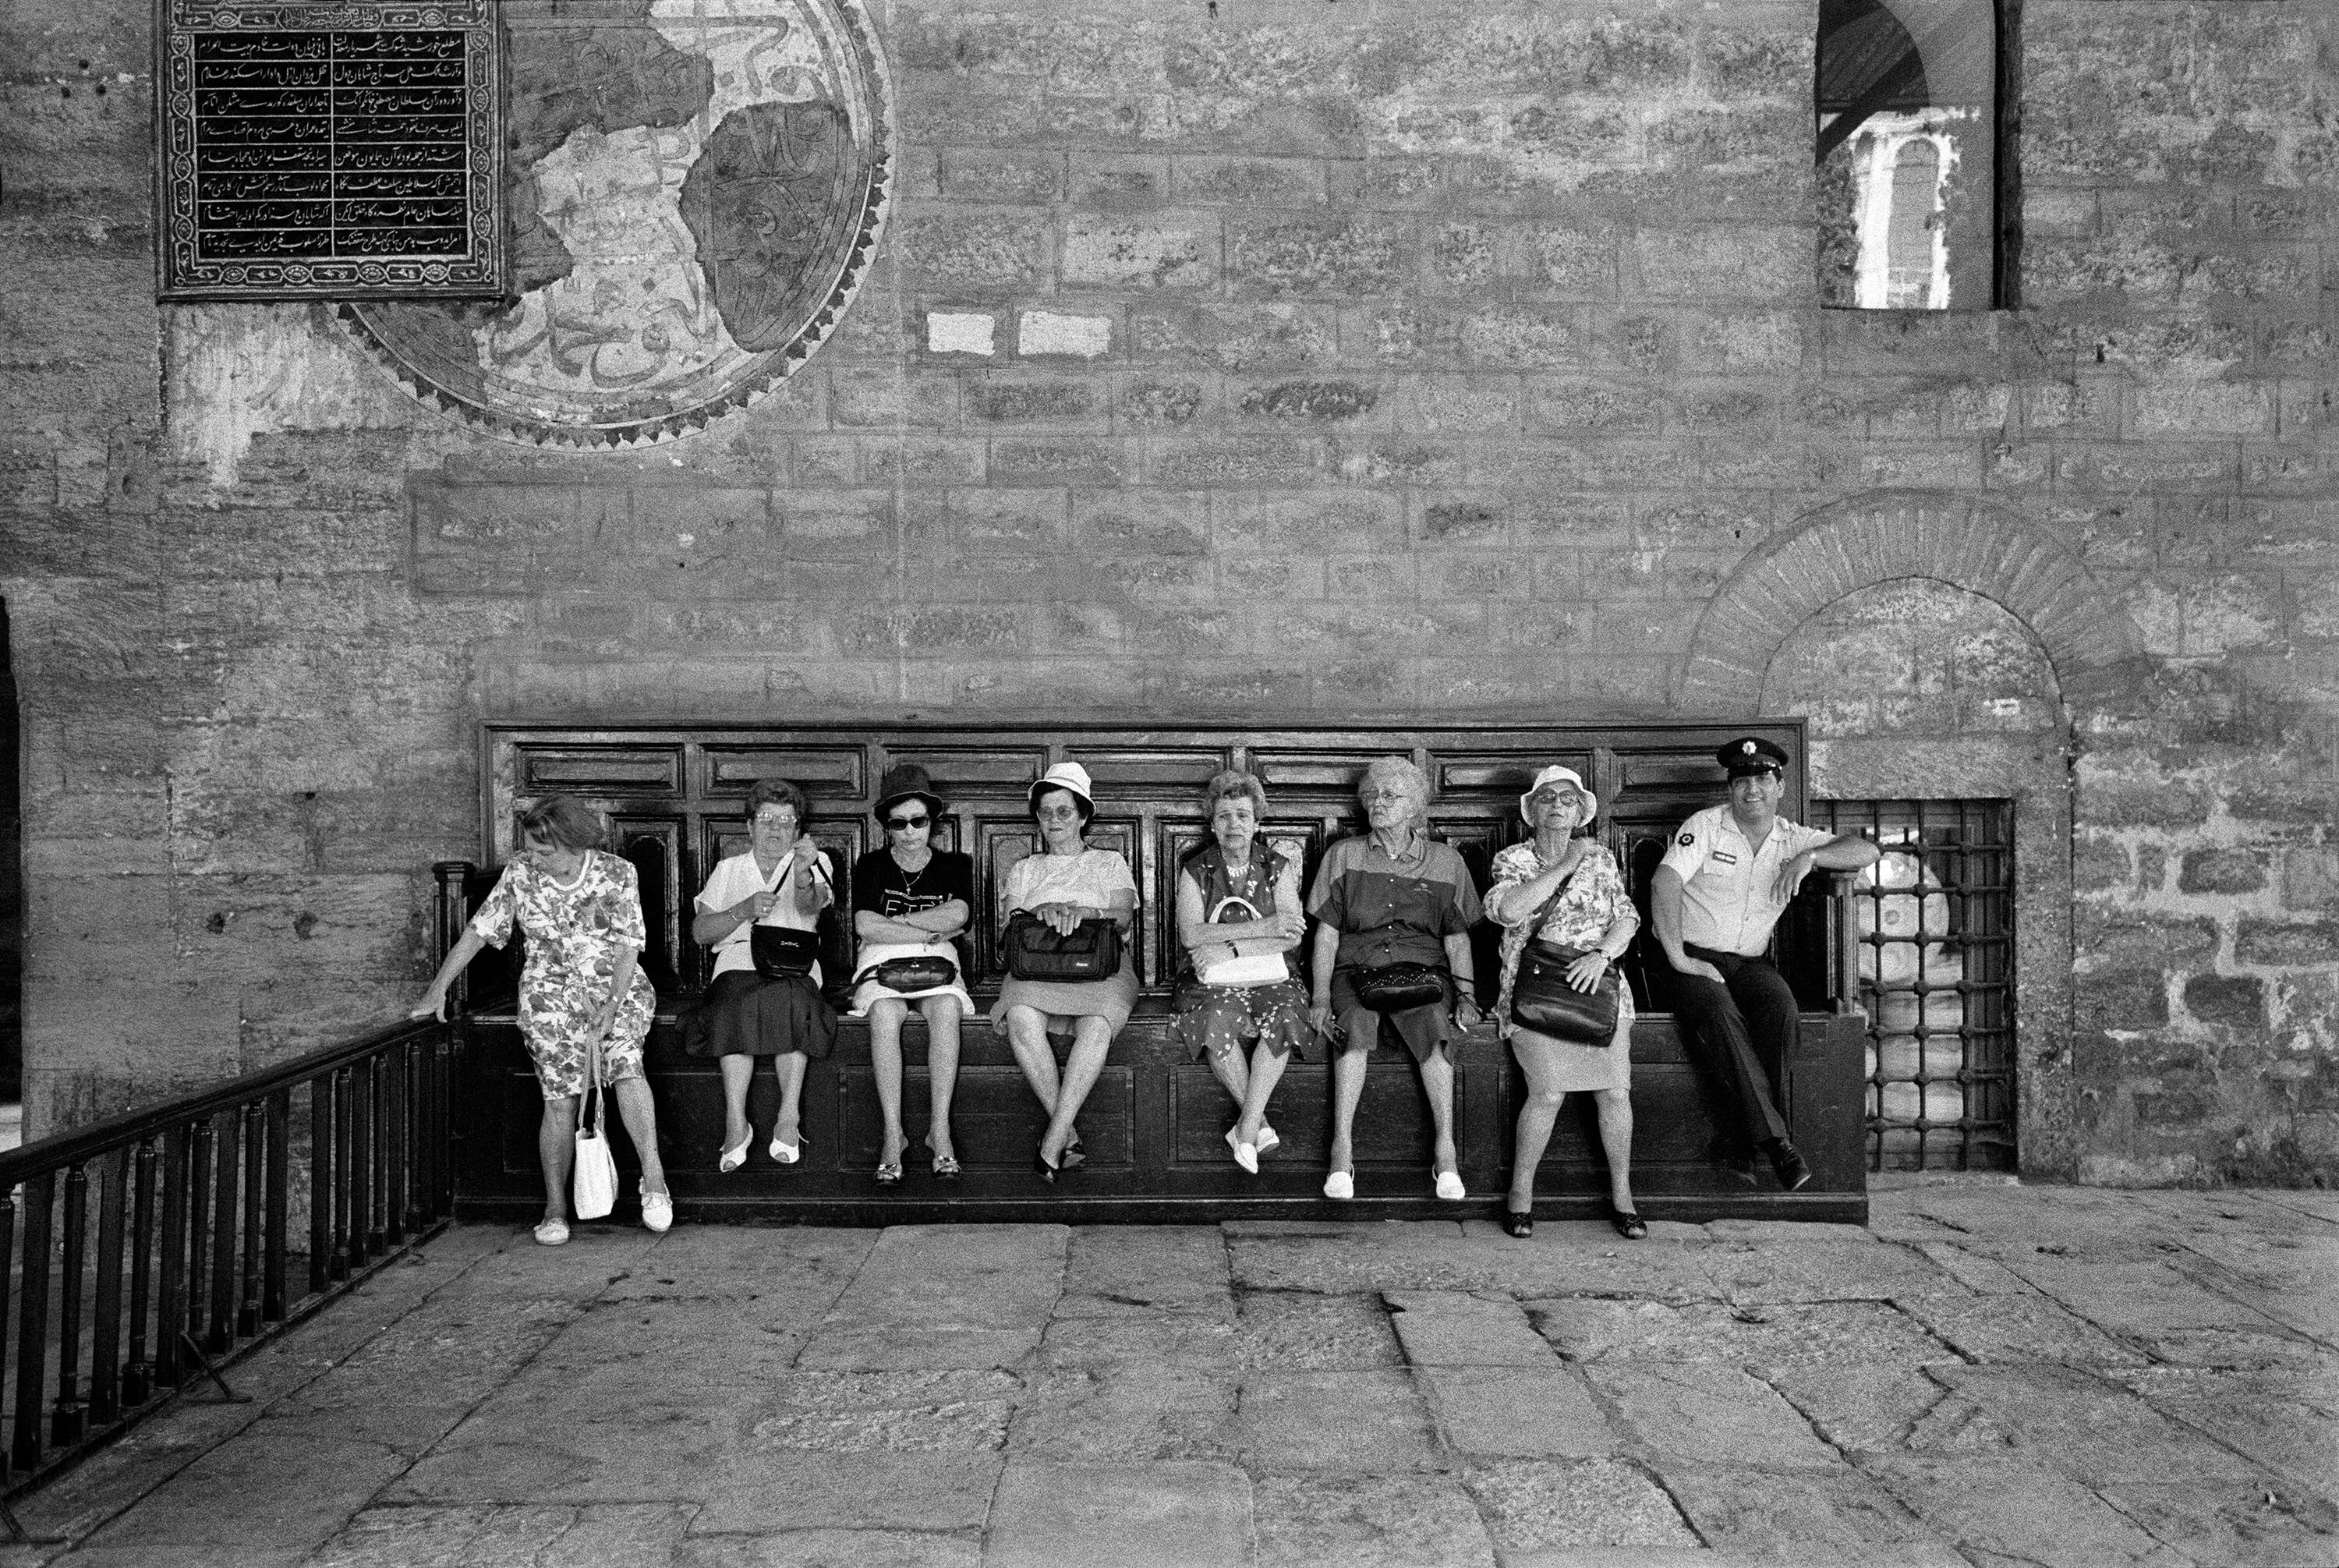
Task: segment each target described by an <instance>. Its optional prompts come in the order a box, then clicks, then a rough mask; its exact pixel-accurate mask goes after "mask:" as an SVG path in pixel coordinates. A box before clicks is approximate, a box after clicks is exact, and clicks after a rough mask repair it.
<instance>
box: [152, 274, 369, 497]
mask: <svg viewBox="0 0 2339 1568" xmlns="http://www.w3.org/2000/svg"><path fill="white" fill-rule="evenodd" d="M163 331H164V335H165V344H164V350H163V366H164V368H165V377H166V379H165V381H164V383H163V419H164V429H165V431H166V432H167V434H168V435H169V438H170V445H171V450H172V452H173V455H174V456H175V457H177V458H178V459H180V460H181V461H183V462H200V463H202V464H203V465H204V467H205V468H208V469H209V470H210V472H211V481H212V485H213V486H214V487H217V488H226V487H228V486H230V485H232V484H234V483H235V477H236V468H237V465H239V464H240V463H242V460H243V454H244V452H245V451H246V450H247V449H250V447H251V445H252V437H254V436H260V435H269V434H272V433H274V432H276V431H279V430H346V429H395V428H397V427H399V426H401V425H404V424H407V423H409V422H410V420H411V419H412V418H413V413H414V405H413V404H412V403H411V402H409V401H408V400H407V399H405V398H403V397H401V396H400V394H399V392H398V390H397V389H396V388H395V387H394V386H392V385H390V382H389V381H388V380H385V379H384V378H383V376H382V374H381V372H380V370H375V369H374V368H373V367H372V366H371V365H370V364H368V363H367V362H366V360H365V359H364V357H363V356H362V355H361V354H360V353H359V352H358V350H357V349H356V348H355V347H354V346H353V345H352V344H350V342H349V341H348V340H346V339H344V338H342V337H340V336H339V335H337V334H334V333H331V332H328V331H321V330H318V327H317V320H316V317H315V316H314V315H313V314H312V313H311V311H310V310H309V309H308V308H307V307H305V306H287V305H175V306H172V307H170V308H168V309H166V310H165V311H163Z"/></svg>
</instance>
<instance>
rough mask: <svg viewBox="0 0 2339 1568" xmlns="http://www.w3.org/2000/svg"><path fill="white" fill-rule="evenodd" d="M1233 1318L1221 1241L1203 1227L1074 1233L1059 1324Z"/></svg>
mask: <svg viewBox="0 0 2339 1568" xmlns="http://www.w3.org/2000/svg"><path fill="white" fill-rule="evenodd" d="M1154 1312H1201V1313H1207V1314H1209V1315H1210V1316H1212V1317H1230V1316H1232V1314H1233V1312H1234V1292H1233V1284H1232V1281H1231V1279H1230V1278H1229V1273H1228V1261H1227V1244H1226V1238H1224V1237H1222V1236H1220V1235H1219V1232H1218V1231H1217V1229H1215V1228H1212V1227H1209V1226H1192V1225H1116V1226H1091V1227H1087V1228H1082V1229H1080V1230H1076V1231H1074V1232H1073V1233H1072V1238H1071V1256H1070V1257H1069V1258H1068V1259H1067V1260H1066V1263H1065V1267H1064V1294H1063V1297H1062V1298H1061V1300H1059V1301H1058V1302H1057V1303H1056V1309H1055V1315H1056V1316H1057V1317H1130V1316H1142V1315H1145V1314H1148V1313H1154Z"/></svg>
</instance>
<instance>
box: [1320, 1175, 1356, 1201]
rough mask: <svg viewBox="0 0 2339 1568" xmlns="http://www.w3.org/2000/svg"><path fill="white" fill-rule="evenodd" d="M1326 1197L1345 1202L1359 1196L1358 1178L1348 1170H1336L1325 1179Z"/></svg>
mask: <svg viewBox="0 0 2339 1568" xmlns="http://www.w3.org/2000/svg"><path fill="white" fill-rule="evenodd" d="M1324 1196H1325V1197H1327V1198H1340V1199H1341V1200H1343V1201H1346V1200H1347V1199H1348V1198H1354V1197H1356V1196H1357V1178H1356V1177H1355V1176H1354V1175H1353V1174H1352V1173H1350V1172H1348V1171H1346V1170H1336V1171H1334V1172H1333V1173H1332V1174H1331V1175H1329V1176H1327V1177H1326V1178H1324Z"/></svg>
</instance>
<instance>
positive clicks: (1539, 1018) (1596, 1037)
mask: <svg viewBox="0 0 2339 1568" xmlns="http://www.w3.org/2000/svg"><path fill="white" fill-rule="evenodd" d="M1590 951H1591V950H1590V949H1589V948H1581V947H1562V946H1561V945H1560V944H1559V943H1557V942H1545V941H1544V940H1543V938H1541V937H1539V936H1538V937H1531V938H1529V939H1528V941H1527V945H1526V946H1525V949H1523V950H1522V951H1521V952H1520V953H1519V968H1518V973H1517V974H1516V975H1515V977H1514V978H1513V979H1512V981H1511V1021H1512V1022H1513V1023H1515V1024H1517V1025H1519V1026H1520V1027H1521V1028H1523V1029H1531V1030H1533V1031H1535V1032H1536V1033H1537V1034H1542V1035H1548V1036H1550V1037H1551V1038H1552V1039H1554V1040H1567V1041H1569V1042H1571V1043H1573V1044H1575V1045H1607V1044H1609V1043H1611V1042H1612V1041H1614V1040H1615V1038H1616V1008H1617V993H1618V991H1619V990H1620V989H1621V988H1620V986H1619V984H1618V981H1617V979H1616V969H1615V966H1614V964H1611V965H1610V966H1609V967H1608V968H1607V969H1605V970H1604V971H1602V972H1601V975H1600V983H1599V984H1597V985H1595V986H1594V987H1593V988H1592V989H1591V990H1590V991H1578V990H1576V989H1575V988H1574V986H1572V985H1570V984H1568V983H1567V968H1568V965H1570V964H1572V963H1574V962H1575V961H1576V960H1577V959H1579V958H1582V957H1583V956H1584V954H1585V953H1586V952H1590Z"/></svg>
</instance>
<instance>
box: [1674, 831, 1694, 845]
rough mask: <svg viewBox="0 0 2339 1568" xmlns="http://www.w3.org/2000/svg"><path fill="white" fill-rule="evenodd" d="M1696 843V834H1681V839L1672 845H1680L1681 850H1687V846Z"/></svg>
mask: <svg viewBox="0 0 2339 1568" xmlns="http://www.w3.org/2000/svg"><path fill="white" fill-rule="evenodd" d="M1696 842H1697V834H1695V833H1683V834H1682V835H1681V837H1679V838H1677V839H1675V840H1673V843H1677V844H1680V845H1682V846H1683V848H1687V847H1688V846H1689V845H1691V844H1693V843H1696Z"/></svg>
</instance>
